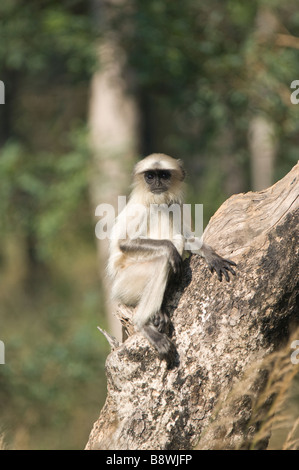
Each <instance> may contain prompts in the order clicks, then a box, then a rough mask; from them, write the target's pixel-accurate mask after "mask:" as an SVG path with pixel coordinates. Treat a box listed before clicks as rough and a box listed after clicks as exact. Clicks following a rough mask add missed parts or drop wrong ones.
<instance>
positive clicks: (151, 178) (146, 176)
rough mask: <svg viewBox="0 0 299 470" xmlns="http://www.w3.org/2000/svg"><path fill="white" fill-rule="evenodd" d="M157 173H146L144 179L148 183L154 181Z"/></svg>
mask: <svg viewBox="0 0 299 470" xmlns="http://www.w3.org/2000/svg"><path fill="white" fill-rule="evenodd" d="M155 176H156V175H155V173H154V172H153V171H146V172H145V173H144V177H145V179H146V181H152V180H153V179H154V178H155Z"/></svg>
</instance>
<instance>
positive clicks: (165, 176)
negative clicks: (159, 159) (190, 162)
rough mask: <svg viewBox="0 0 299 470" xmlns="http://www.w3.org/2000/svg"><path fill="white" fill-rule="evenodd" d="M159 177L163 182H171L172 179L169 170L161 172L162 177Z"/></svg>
mask: <svg viewBox="0 0 299 470" xmlns="http://www.w3.org/2000/svg"><path fill="white" fill-rule="evenodd" d="M159 176H160V178H161V179H162V180H169V179H170V177H171V173H170V171H168V170H164V171H161V172H160V175H159Z"/></svg>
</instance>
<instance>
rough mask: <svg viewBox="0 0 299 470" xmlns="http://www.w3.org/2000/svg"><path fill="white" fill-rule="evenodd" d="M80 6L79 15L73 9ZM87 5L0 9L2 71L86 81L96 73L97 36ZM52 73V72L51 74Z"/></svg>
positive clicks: (18, 2)
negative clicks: (16, 71) (94, 42)
mask: <svg viewBox="0 0 299 470" xmlns="http://www.w3.org/2000/svg"><path fill="white" fill-rule="evenodd" d="M76 3H81V8H80V9H79V12H78V13H77V12H76V10H75V9H74V7H75V6H76ZM86 12H87V10H86V8H85V9H84V2H68V3H67V5H65V4H62V3H61V2H59V1H52V2H48V1H46V2H45V1H44V2H34V1H28V2H27V1H24V0H10V1H9V2H1V5H0V68H5V69H9V70H22V71H23V72H25V73H29V74H30V75H32V74H36V73H40V72H42V71H46V72H47V73H48V74H50V77H51V76H52V77H53V79H55V78H56V77H55V75H56V73H59V75H62V74H63V73H66V74H68V75H69V76H70V77H71V78H72V80H78V79H84V78H85V79H86V78H88V77H89V76H90V73H91V72H92V70H93V67H94V64H95V60H94V50H93V39H94V32H93V30H92V28H91V27H90V20H89V17H88V15H87V14H86ZM51 69H52V70H51Z"/></svg>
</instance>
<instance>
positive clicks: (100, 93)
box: [88, 0, 139, 336]
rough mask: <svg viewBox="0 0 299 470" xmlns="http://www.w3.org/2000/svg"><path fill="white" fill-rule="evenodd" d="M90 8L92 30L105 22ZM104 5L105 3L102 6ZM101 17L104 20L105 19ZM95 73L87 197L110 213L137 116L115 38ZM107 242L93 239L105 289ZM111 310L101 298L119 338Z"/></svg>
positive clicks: (124, 183)
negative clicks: (106, 208)
mask: <svg viewBox="0 0 299 470" xmlns="http://www.w3.org/2000/svg"><path fill="white" fill-rule="evenodd" d="M91 4H92V10H93V14H94V18H95V22H96V23H97V26H99V24H100V18H101V21H102V22H103V21H104V20H105V18H106V11H105V6H104V2H103V1H102V0H93V1H92V2H91ZM108 4H109V2H107V5H108ZM106 19H107V18H106ZM98 62H99V69H98V70H97V71H96V72H95V73H94V75H93V78H92V81H91V91H90V103H89V122H88V124H89V131H90V132H89V143H90V148H91V152H92V158H93V161H92V171H91V177H90V196H91V202H92V205H93V208H94V210H95V209H96V207H97V206H98V205H99V204H101V203H105V204H111V205H113V206H114V207H115V209H116V215H117V197H118V196H119V195H124V196H125V195H126V191H127V188H128V187H129V184H130V178H129V172H128V168H131V167H132V164H133V163H134V162H135V159H136V156H137V154H138V147H139V138H138V121H139V112H138V106H137V103H136V99H135V97H134V94H133V93H132V92H130V91H129V89H130V85H131V84H130V76H129V75H128V73H126V68H127V65H126V56H125V53H124V51H123V50H122V49H121V48H120V47H119V46H118V45H117V40H116V39H115V38H114V37H113V36H112V35H111V34H110V36H109V34H108V33H107V34H106V37H105V38H104V39H103V40H102V42H101V44H99V46H98ZM107 248H108V247H107V240H97V249H98V266H99V272H100V276H101V278H102V279H104V281H103V287H104V291H105V292H106V291H107V289H108V287H107V286H106V281H105V279H106V278H105V275H104V269H103V267H104V266H105V264H106V261H107ZM111 309H112V306H111V304H110V302H109V295H106V313H107V317H108V322H109V324H110V328H111V330H112V331H113V333H114V334H115V335H117V336H121V333H120V331H119V328H118V326H117V324H116V322H115V318H114V317H113V315H112V314H111Z"/></svg>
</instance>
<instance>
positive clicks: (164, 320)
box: [152, 311, 169, 333]
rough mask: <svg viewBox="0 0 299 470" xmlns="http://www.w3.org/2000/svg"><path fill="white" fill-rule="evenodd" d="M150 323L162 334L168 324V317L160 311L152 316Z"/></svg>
mask: <svg viewBox="0 0 299 470" xmlns="http://www.w3.org/2000/svg"><path fill="white" fill-rule="evenodd" d="M152 323H153V325H154V326H155V327H156V328H157V330H158V331H159V332H160V333H162V332H163V331H165V330H166V328H167V326H168V324H169V317H168V315H167V314H166V313H164V312H162V311H160V312H158V313H156V314H155V315H154V317H153V319H152Z"/></svg>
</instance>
